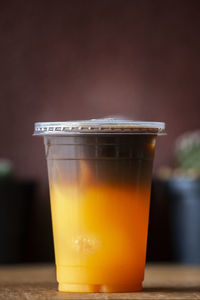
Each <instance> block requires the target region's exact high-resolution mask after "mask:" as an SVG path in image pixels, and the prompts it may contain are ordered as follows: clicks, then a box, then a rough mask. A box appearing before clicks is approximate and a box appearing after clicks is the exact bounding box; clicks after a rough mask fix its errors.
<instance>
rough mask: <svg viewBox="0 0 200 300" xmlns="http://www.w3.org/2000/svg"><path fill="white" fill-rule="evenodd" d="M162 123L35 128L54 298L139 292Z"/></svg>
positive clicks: (109, 121) (68, 124) (101, 121)
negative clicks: (47, 202) (42, 152)
mask: <svg viewBox="0 0 200 300" xmlns="http://www.w3.org/2000/svg"><path fill="white" fill-rule="evenodd" d="M164 127H165V126H164V123H157V122H154V123H148V122H134V121H127V120H115V119H97V120H89V121H77V122H75V121H74V122H61V123H36V124H35V135H42V136H44V143H45V149H46V158H47V165H48V175H49V186H50V198H51V212H52V223H53V235H54V247H55V260H56V270H57V281H58V289H59V291H66V292H134V291H140V290H141V289H142V282H143V279H144V268H145V259H146V243H147V231H148V217H149V204H150V189H151V179H152V164H153V158H154V150H155V143H156V137H157V135H159V134H162V133H163V131H164Z"/></svg>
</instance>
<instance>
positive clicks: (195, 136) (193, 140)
mask: <svg viewBox="0 0 200 300" xmlns="http://www.w3.org/2000/svg"><path fill="white" fill-rule="evenodd" d="M175 157H176V161H177V164H178V167H180V168H181V169H184V170H196V171H197V172H200V130H198V131H193V132H186V133H184V134H183V135H181V136H180V137H179V138H178V139H177V141H176V144H175Z"/></svg>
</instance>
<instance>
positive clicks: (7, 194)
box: [0, 178, 36, 263]
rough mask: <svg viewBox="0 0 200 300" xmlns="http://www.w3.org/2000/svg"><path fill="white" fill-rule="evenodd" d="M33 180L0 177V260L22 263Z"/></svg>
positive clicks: (24, 254) (32, 194) (25, 245)
mask: <svg viewBox="0 0 200 300" xmlns="http://www.w3.org/2000/svg"><path fill="white" fill-rule="evenodd" d="M35 187H36V186H35V182H32V181H18V180H16V179H15V178H0V263H18V262H24V261H25V260H26V257H27V239H28V237H29V234H30V232H29V229H30V228H29V225H30V223H29V220H30V214H31V208H32V204H33V199H34V196H35Z"/></svg>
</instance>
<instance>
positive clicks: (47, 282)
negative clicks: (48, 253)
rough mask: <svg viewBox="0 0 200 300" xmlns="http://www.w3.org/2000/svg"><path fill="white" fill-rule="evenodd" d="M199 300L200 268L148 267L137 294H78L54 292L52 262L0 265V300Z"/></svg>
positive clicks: (55, 284)
mask: <svg viewBox="0 0 200 300" xmlns="http://www.w3.org/2000/svg"><path fill="white" fill-rule="evenodd" d="M1 299H2V300H4V299H5V300H25V299H26V300H50V299H52V300H64V299H68V300H69V299H72V300H73V299H106V300H107V299H115V300H118V299H119V300H120V299H127V300H128V299H138V300H139V299H144V300H145V299H200V267H184V266H167V265H166V266H156V265H151V266H147V268H146V273H145V281H144V289H143V292H140V293H119V294H116V293H112V294H106V293H103V294H80V293H60V292H57V283H56V277H55V267H54V266H51V265H39V266H38V265H33V266H8V267H3V266H2V267H1V268H0V300H1Z"/></svg>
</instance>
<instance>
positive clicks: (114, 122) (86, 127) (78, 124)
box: [34, 118, 165, 136]
mask: <svg viewBox="0 0 200 300" xmlns="http://www.w3.org/2000/svg"><path fill="white" fill-rule="evenodd" d="M84 133H88V134H92V133H95V134H100V133H133V134H134V133H143V134H144V133H147V134H149V133H152V134H157V135H161V134H164V133H165V123H163V122H144V121H132V120H124V119H111V118H107V119H92V120H83V121H67V122H36V123H35V131H34V135H40V136H41V135H69V134H84Z"/></svg>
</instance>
